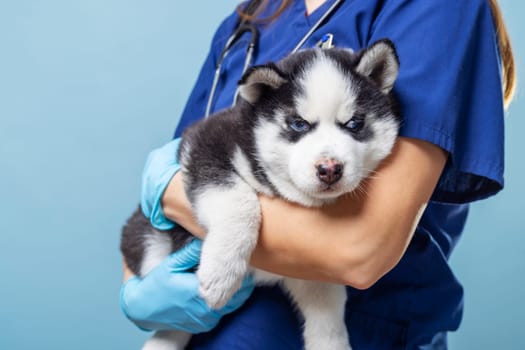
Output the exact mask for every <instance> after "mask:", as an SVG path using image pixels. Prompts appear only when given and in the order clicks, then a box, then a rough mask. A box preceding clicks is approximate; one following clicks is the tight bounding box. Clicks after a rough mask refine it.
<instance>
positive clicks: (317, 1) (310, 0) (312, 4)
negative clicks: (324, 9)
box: [304, 0, 326, 15]
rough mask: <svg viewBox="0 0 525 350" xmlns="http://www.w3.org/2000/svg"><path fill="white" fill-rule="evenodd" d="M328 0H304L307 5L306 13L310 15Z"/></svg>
mask: <svg viewBox="0 0 525 350" xmlns="http://www.w3.org/2000/svg"><path fill="white" fill-rule="evenodd" d="M325 1H326V0H304V3H305V5H306V14H307V15H310V14H311V13H312V12H314V11H315V10H317V8H319V6H321V5H322V4H323V3H324V2H325Z"/></svg>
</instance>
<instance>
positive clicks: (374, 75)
mask: <svg viewBox="0 0 525 350" xmlns="http://www.w3.org/2000/svg"><path fill="white" fill-rule="evenodd" d="M356 71H357V72H358V73H360V74H362V75H364V76H365V77H368V78H370V79H371V80H372V81H373V82H374V83H376V84H377V85H378V86H379V88H380V89H381V91H382V92H383V93H385V94H386V93H388V92H390V90H392V87H393V86H394V82H395V81H396V78H397V74H398V72H399V58H398V57H397V52H396V48H395V47H394V43H392V42H391V41H390V40H388V39H383V40H379V41H376V42H375V43H374V44H372V45H371V46H369V47H368V48H366V49H364V50H363V51H361V52H360V53H359V60H358V63H357V68H356Z"/></svg>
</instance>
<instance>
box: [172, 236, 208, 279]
mask: <svg viewBox="0 0 525 350" xmlns="http://www.w3.org/2000/svg"><path fill="white" fill-rule="evenodd" d="M201 248H202V241H201V240H200V239H194V240H193V241H191V242H190V243H188V244H186V245H185V246H184V247H182V248H181V249H179V250H177V251H176V252H174V253H172V254H171V255H170V256H169V257H168V266H169V267H170V269H171V270H172V271H173V272H183V271H187V270H189V269H191V268H193V267H195V266H197V265H198V264H199V261H200V256H201Z"/></svg>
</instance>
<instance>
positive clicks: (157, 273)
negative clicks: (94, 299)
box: [120, 240, 254, 333]
mask: <svg viewBox="0 0 525 350" xmlns="http://www.w3.org/2000/svg"><path fill="white" fill-rule="evenodd" d="M201 245H202V242H201V241H200V240H194V241H192V242H191V243H190V244H188V245H187V246H185V247H184V248H182V249H180V250H179V251H177V252H175V253H173V254H171V255H170V256H168V257H167V258H166V259H164V261H163V262H162V263H161V264H160V265H159V266H157V267H156V268H155V269H153V270H152V271H151V272H150V273H149V274H148V275H146V276H144V278H142V279H140V278H139V277H136V276H135V277H132V278H130V279H129V280H128V281H127V282H126V283H125V284H124V285H123V286H122V288H121V291H120V307H121V309H122V311H123V312H124V314H125V315H126V316H127V317H128V318H129V319H130V320H131V321H133V322H134V323H135V324H136V325H137V326H138V327H139V328H142V329H144V330H168V329H179V330H182V331H185V332H189V333H201V332H206V331H209V330H211V329H212V328H213V327H215V326H216V325H217V323H218V322H219V320H220V319H221V317H222V316H224V315H225V314H228V313H230V312H232V311H234V310H236V309H237V308H239V307H240V306H241V305H242V304H243V303H244V302H245V301H246V299H248V297H249V296H250V294H251V293H252V291H253V288H254V283H253V280H252V278H251V277H247V278H245V280H244V282H243V284H242V286H241V288H240V289H239V291H238V292H237V293H236V294H235V295H234V296H233V297H232V299H231V300H230V301H229V302H228V303H227V304H226V305H225V306H224V307H223V308H222V309H220V310H212V309H210V308H209V307H208V306H207V305H206V302H205V301H204V300H203V299H202V298H201V297H200V296H199V292H198V284H199V282H198V280H197V276H196V274H195V273H194V272H189V271H188V270H189V269H191V268H193V267H195V266H196V265H197V264H198V262H199V257H200V251H201Z"/></svg>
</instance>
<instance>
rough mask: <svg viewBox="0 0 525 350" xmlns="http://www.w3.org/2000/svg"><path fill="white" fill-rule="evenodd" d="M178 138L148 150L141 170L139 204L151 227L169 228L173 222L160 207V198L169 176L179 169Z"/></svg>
mask: <svg viewBox="0 0 525 350" xmlns="http://www.w3.org/2000/svg"><path fill="white" fill-rule="evenodd" d="M179 144H180V138H178V139H175V140H172V141H171V142H169V143H167V144H165V145H164V146H162V147H160V148H157V149H155V150H153V151H151V152H150V154H149V155H148V158H147V160H146V164H145V166H144V171H143V172H142V192H141V199H140V206H141V208H142V212H143V213H144V215H145V216H146V217H147V218H149V219H150V222H151V224H152V225H153V227H155V228H156V229H159V230H169V229H171V228H173V227H174V226H175V223H174V222H173V221H171V220H169V219H168V218H166V216H164V212H163V211H162V207H161V199H162V195H163V194H164V191H165V190H166V187H167V186H168V183H169V182H170V180H171V178H172V177H173V176H174V175H175V174H176V173H177V171H179V169H180V165H179V163H178V160H177V151H178V149H179Z"/></svg>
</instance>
